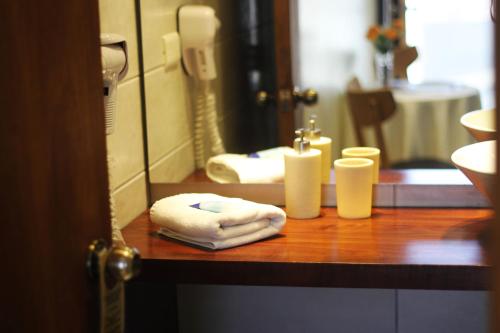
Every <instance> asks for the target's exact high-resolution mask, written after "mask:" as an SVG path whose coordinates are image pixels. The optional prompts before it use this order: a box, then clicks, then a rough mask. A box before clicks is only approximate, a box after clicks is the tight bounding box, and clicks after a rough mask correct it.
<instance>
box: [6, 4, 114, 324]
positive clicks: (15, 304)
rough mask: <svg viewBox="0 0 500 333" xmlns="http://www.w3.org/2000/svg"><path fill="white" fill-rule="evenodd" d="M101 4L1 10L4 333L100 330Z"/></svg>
mask: <svg viewBox="0 0 500 333" xmlns="http://www.w3.org/2000/svg"><path fill="white" fill-rule="evenodd" d="M98 17H99V16H98V6H97V0H85V1H81V0H53V1H36V0H30V1H28V0H26V1H18V0H3V1H1V2H0V36H1V39H0V45H1V47H0V50H1V51H0V70H1V74H0V110H1V119H0V147H1V148H0V152H1V161H0V172H1V175H2V177H1V179H2V182H1V186H2V188H1V190H0V193H1V194H0V207H1V210H0V211H1V214H2V218H1V221H0V254H1V258H2V260H3V262H2V264H1V267H2V268H1V275H2V277H1V278H0V281H1V287H0V288H1V292H0V295H1V301H0V304H2V306H1V309H0V331H2V332H51V333H54V332H64V333H68V332H72V333H76V332H96V331H97V330H98V326H97V324H98V317H97V315H98V308H97V306H96V305H97V304H96V300H97V295H96V294H95V292H94V289H93V283H92V282H91V281H90V279H89V278H88V275H87V271H86V268H85V259H86V251H87V246H88V244H89V243H90V242H91V241H92V240H93V239H96V238H104V239H106V240H108V241H109V240H110V234H111V232H110V223H109V220H110V219H109V206H108V179H107V171H106V151H105V132H104V118H103V100H102V95H101V94H102V77H101V72H100V53H99V21H98Z"/></svg>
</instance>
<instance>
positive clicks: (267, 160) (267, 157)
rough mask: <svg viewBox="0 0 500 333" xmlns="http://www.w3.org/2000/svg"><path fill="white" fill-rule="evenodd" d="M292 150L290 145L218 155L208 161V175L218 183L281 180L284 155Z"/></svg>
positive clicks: (273, 181)
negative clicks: (252, 151)
mask: <svg viewBox="0 0 500 333" xmlns="http://www.w3.org/2000/svg"><path fill="white" fill-rule="evenodd" d="M290 150H292V148H290V147H277V148H272V149H267V150H262V151H259V152H257V153H253V154H250V155H240V154H222V155H217V156H214V157H211V158H210V159H209V160H208V162H207V166H206V172H207V176H208V178H210V179H211V180H213V181H214V182H217V183H242V184H245V183H246V184H249V183H276V182H281V181H283V178H284V176H285V164H284V157H283V156H284V155H285V152H287V151H290Z"/></svg>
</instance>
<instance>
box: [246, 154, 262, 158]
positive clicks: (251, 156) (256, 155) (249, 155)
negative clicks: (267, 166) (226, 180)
mask: <svg viewBox="0 0 500 333" xmlns="http://www.w3.org/2000/svg"><path fill="white" fill-rule="evenodd" d="M248 157H249V158H260V156H259V154H257V153H251V154H248Z"/></svg>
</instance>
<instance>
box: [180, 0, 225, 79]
mask: <svg viewBox="0 0 500 333" xmlns="http://www.w3.org/2000/svg"><path fill="white" fill-rule="evenodd" d="M219 27H220V21H219V19H218V18H217V16H215V11H214V10H213V8H210V7H208V6H201V5H186V6H183V7H181V9H180V10H179V35H180V37H181V43H182V59H183V62H184V67H185V68H186V71H187V72H188V74H189V75H190V76H193V77H195V78H197V79H199V80H213V79H215V78H216V77H217V73H216V70H215V61H214V39H215V34H216V33H217V30H218V29H219Z"/></svg>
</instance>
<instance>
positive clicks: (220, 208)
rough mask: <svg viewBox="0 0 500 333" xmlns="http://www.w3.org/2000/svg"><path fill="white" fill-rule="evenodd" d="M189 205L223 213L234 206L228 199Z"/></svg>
mask: <svg viewBox="0 0 500 333" xmlns="http://www.w3.org/2000/svg"><path fill="white" fill-rule="evenodd" d="M189 207H193V208H196V209H199V210H204V211H207V212H212V213H222V212H224V211H228V210H231V209H232V208H234V205H233V204H231V203H230V202H228V201H204V202H199V203H196V204H193V205H190V206H189Z"/></svg>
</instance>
